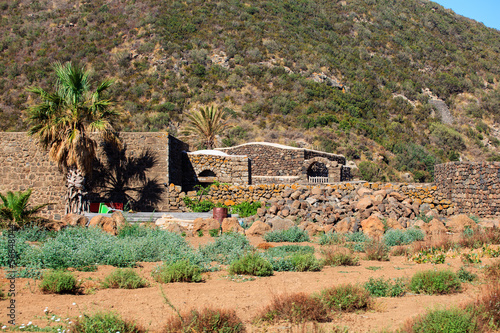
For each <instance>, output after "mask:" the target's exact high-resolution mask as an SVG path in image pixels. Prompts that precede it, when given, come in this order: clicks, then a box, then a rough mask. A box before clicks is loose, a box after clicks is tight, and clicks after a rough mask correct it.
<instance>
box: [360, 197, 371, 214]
mask: <svg viewBox="0 0 500 333" xmlns="http://www.w3.org/2000/svg"><path fill="white" fill-rule="evenodd" d="M371 206H373V201H372V200H371V199H370V197H368V196H365V197H363V198H361V199H360V200H359V201H358V202H357V203H356V210H360V211H363V210H365V209H367V208H369V207H371Z"/></svg>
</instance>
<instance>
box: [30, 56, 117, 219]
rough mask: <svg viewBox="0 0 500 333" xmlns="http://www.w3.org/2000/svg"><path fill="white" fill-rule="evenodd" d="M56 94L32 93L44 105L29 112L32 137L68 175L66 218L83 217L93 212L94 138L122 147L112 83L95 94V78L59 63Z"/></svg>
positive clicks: (102, 85) (77, 67)
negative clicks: (108, 95)
mask: <svg viewBox="0 0 500 333" xmlns="http://www.w3.org/2000/svg"><path fill="white" fill-rule="evenodd" d="M54 71H55V73H56V76H57V83H56V91H55V92H54V93H49V92H46V91H45V90H43V89H42V88H39V87H33V88H29V89H27V90H28V91H29V92H32V93H34V94H36V95H37V96H38V97H39V98H40V99H41V102H40V103H39V104H37V105H34V106H32V107H31V108H29V110H28V112H29V116H30V121H31V125H32V126H31V128H30V130H29V134H30V135H33V136H36V137H38V139H39V142H40V143H41V145H42V146H43V147H44V148H45V149H48V150H49V157H50V158H51V159H52V160H53V161H55V162H56V163H57V165H58V166H59V168H60V169H61V171H63V172H65V173H66V181H67V188H68V189H67V195H66V198H65V199H66V214H68V213H76V214H82V213H83V212H84V211H86V210H88V201H87V199H86V194H87V192H85V181H86V180H85V177H86V176H87V175H89V174H91V172H92V163H93V160H94V158H95V157H96V142H95V140H94V138H95V137H91V136H90V134H91V132H97V133H99V134H101V136H102V138H103V139H104V140H105V141H106V142H112V143H115V144H118V139H117V137H116V135H115V132H114V129H113V126H112V120H113V119H114V118H115V117H116V116H118V115H119V113H118V112H116V111H115V110H113V109H112V108H111V106H112V102H111V101H110V100H109V99H104V98H103V94H104V93H105V91H106V90H107V89H108V88H109V87H110V86H111V84H112V83H113V81H112V80H104V81H103V82H101V83H100V84H99V85H98V86H97V89H96V90H94V91H91V88H90V79H89V76H90V72H89V71H86V70H85V69H84V68H83V67H82V66H80V65H77V64H72V63H66V64H65V65H63V64H61V63H56V64H55V65H54Z"/></svg>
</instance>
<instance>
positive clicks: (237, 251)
mask: <svg viewBox="0 0 500 333" xmlns="http://www.w3.org/2000/svg"><path fill="white" fill-rule="evenodd" d="M251 250H253V247H252V246H251V245H250V242H249V241H248V239H247V238H246V237H245V236H244V235H241V234H238V233H224V234H223V235H222V236H220V237H218V238H217V239H216V240H215V241H214V242H213V243H209V244H207V245H205V246H201V247H200V253H201V254H202V255H203V256H204V257H205V258H206V259H207V260H208V261H216V262H218V263H220V264H222V265H229V264H230V263H232V262H233V261H235V260H237V259H239V258H240V257H241V256H243V255H244V254H245V253H246V252H248V251H251Z"/></svg>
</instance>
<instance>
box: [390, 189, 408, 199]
mask: <svg viewBox="0 0 500 333" xmlns="http://www.w3.org/2000/svg"><path fill="white" fill-rule="evenodd" d="M389 195H390V196H391V197H393V198H394V199H396V200H397V201H403V200H404V199H406V196H405V195H403V194H401V193H399V192H396V191H394V192H391V193H389Z"/></svg>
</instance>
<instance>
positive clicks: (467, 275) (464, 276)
mask: <svg viewBox="0 0 500 333" xmlns="http://www.w3.org/2000/svg"><path fill="white" fill-rule="evenodd" d="M457 276H458V278H459V280H460V281H462V282H472V281H474V280H475V279H476V278H477V275H476V274H474V273H471V272H469V271H468V270H466V269H465V267H460V269H459V270H458V272H457Z"/></svg>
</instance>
